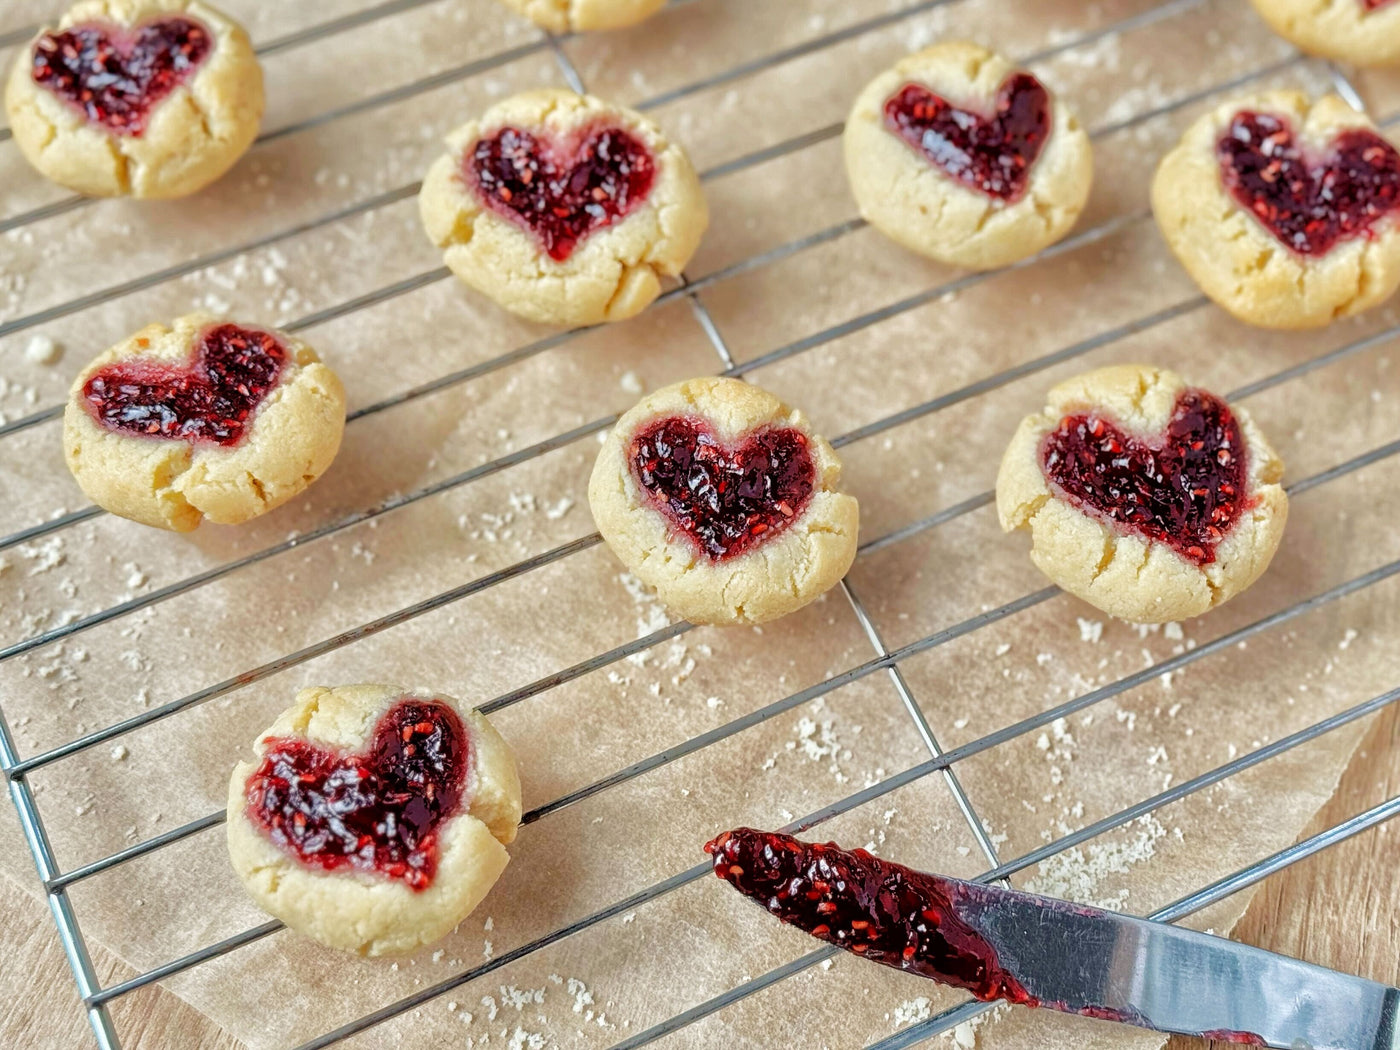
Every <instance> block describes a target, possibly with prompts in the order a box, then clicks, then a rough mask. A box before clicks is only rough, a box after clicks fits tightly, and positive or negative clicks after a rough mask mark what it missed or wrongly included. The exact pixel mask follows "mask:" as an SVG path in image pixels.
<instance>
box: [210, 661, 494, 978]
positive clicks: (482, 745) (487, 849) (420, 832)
mask: <svg viewBox="0 0 1400 1050" xmlns="http://www.w3.org/2000/svg"><path fill="white" fill-rule="evenodd" d="M254 751H255V752H256V758H255V760H254V761H252V762H240V763H239V764H238V766H237V767H236V768H235V769H234V771H233V776H232V778H231V779H230V780H229V800H228V824H227V832H228V849H229V857H230V859H231V860H232V862H233V868H234V870H235V871H236V872H237V873H238V877H239V878H240V879H241V880H242V881H243V885H244V886H245V887H246V888H247V890H248V893H249V895H251V896H252V898H253V899H254V900H255V901H256V902H257V904H258V906H259V907H261V908H262V909H263V910H265V911H267V912H268V913H269V914H271V915H274V916H276V917H277V918H279V919H281V920H282V921H283V922H284V923H286V924H287V926H289V927H290V928H292V929H293V930H296V931H297V932H299V933H303V934H305V935H306V936H308V937H310V938H312V939H313V940H316V941H319V942H320V943H321V944H324V945H326V946H327V947H330V948H337V949H340V950H342V951H351V952H356V953H357V954H359V955H384V954H392V953H400V952H408V951H412V950H413V949H415V948H417V947H419V946H421V945H425V944H430V943H432V942H433V941H436V940H438V939H439V938H441V937H444V936H446V935H447V934H448V933H450V932H452V930H453V929H454V928H455V927H456V926H457V924H458V923H460V922H461V921H462V920H463V919H465V918H466V917H467V916H468V915H469V914H470V913H471V911H472V909H473V908H475V907H476V906H477V905H478V904H480V903H481V901H482V899H483V898H484V897H485V896H486V894H487V892H488V891H489V890H490V889H491V887H492V885H493V884H494V883H495V882H496V879H498V878H499V877H500V874H501V872H502V871H504V870H505V867H506V864H507V863H508V862H509V860H510V856H509V855H508V854H507V853H506V848H505V847H506V846H507V845H509V844H510V843H511V842H513V841H515V830H516V827H517V825H518V824H519V823H520V777H519V774H518V773H517V772H516V768H515V755H514V753H513V752H512V751H511V749H510V745H508V744H507V743H506V742H505V741H504V740H503V739H501V736H500V734H499V733H497V732H496V730H495V728H494V727H492V725H491V723H490V722H488V721H487V720H486V718H485V716H483V715H482V714H481V713H480V712H477V711H473V710H470V709H469V708H467V707H466V705H464V704H463V703H462V702H461V701H459V700H454V699H453V698H452V697H449V696H443V695H442V694H441V693H433V692H424V691H415V690H404V689H400V688H398V687H396V686H390V685H348V686H339V687H337V688H334V689H327V688H324V687H317V688H313V689H303V690H301V691H300V692H299V693H297V699H296V703H295V704H293V705H292V707H290V708H289V709H288V710H286V711H284V712H283V713H282V715H281V717H280V718H278V719H277V721H276V722H274V723H273V724H272V726H271V728H270V729H268V731H267V732H266V733H264V734H263V735H262V736H261V737H260V738H259V739H258V741H257V743H256V744H255V745H254Z"/></svg>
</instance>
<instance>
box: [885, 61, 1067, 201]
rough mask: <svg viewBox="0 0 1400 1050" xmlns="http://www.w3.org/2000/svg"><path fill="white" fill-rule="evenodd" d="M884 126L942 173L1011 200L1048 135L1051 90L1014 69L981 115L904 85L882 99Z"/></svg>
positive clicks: (1021, 189)
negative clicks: (992, 104) (989, 110)
mask: <svg viewBox="0 0 1400 1050" xmlns="http://www.w3.org/2000/svg"><path fill="white" fill-rule="evenodd" d="M885 127H886V128H888V129H889V130H890V131H892V132H893V133H894V134H896V135H898V136H899V137H900V138H902V139H903V140H904V141H905V142H907V143H908V144H909V145H910V146H912V147H914V149H916V150H918V151H919V152H920V153H922V154H923V155H924V156H925V157H927V158H928V160H929V161H930V162H931V163H932V164H933V165H934V166H935V167H937V168H938V169H939V170H940V171H942V172H943V173H944V174H945V175H947V176H949V177H950V178H952V179H956V180H957V181H958V182H961V183H962V184H963V185H965V186H968V187H970V188H971V189H974V190H978V191H980V192H982V193H985V194H986V195H987V196H989V197H993V198H996V199H997V200H1002V201H1005V202H1006V203H1008V204H1010V203H1014V202H1015V201H1018V200H1020V199H1021V197H1023V196H1024V195H1025V192H1026V186H1027V185H1028V184H1029V183H1030V177H1031V168H1032V167H1033V166H1034V165H1035V162H1036V160H1037V159H1038V158H1039V157H1040V153H1041V150H1043V149H1044V148H1045V143H1046V141H1047V140H1048V139H1049V137H1050V93H1049V92H1048V91H1046V90H1045V87H1044V86H1043V85H1042V84H1041V83H1040V81H1038V80H1036V78H1035V77H1033V76H1031V75H1030V74H1029V73H1015V74H1013V75H1012V76H1010V77H1008V78H1007V80H1006V82H1005V83H1004V84H1002V85H1001V88H1000V90H998V92H997V97H996V106H995V109H994V111H993V113H992V115H991V116H986V115H984V114H981V113H975V112H972V111H971V110H966V109H958V108H957V107H956V106H954V105H953V104H952V103H951V102H949V101H948V100H947V99H945V98H942V97H940V96H938V95H935V94H934V93H933V92H932V91H930V90H929V89H928V88H926V87H923V86H921V85H919V84H906V85H904V87H902V88H900V89H899V90H898V91H897V92H895V93H894V94H893V95H891V96H890V98H889V99H888V101H886V102H885Z"/></svg>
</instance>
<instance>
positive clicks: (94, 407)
mask: <svg viewBox="0 0 1400 1050" xmlns="http://www.w3.org/2000/svg"><path fill="white" fill-rule="evenodd" d="M286 361H287V350H286V348H285V347H284V346H283V345H282V344H281V342H279V341H278V339H277V337H276V336H274V335H273V334H272V333H271V332H263V331H258V330H256V329H249V328H240V327H239V326H238V325H234V324H222V325H217V326H215V327H214V328H211V329H209V330H208V331H207V332H205V333H204V334H203V335H202V336H201V337H200V340H199V343H198V344H197V345H196V348H195V352H194V358H193V360H192V361H191V362H190V364H189V365H188V366H187V367H185V368H179V367H175V366H171V365H164V364H152V363H149V362H146V361H142V360H139V359H138V360H134V361H123V362H121V363H119V364H114V365H109V366H108V367H106V368H104V369H102V370H101V371H99V372H97V373H95V374H94V375H93V376H92V377H91V378H89V379H88V381H87V383H85V384H84V385H83V398H84V400H85V402H86V404H87V407H88V411H89V412H91V413H92V415H93V418H95V419H96V420H97V422H98V423H100V424H101V425H102V426H104V427H106V428H107V429H108V430H118V431H121V432H123V433H127V434H137V435H140V436H142V437H162V438H178V439H180V440H184V441H189V442H191V443H193V444H201V443H213V444H218V445H225V446H231V445H236V444H238V443H239V442H240V441H242V440H243V436H244V434H245V433H246V432H247V429H248V425H249V424H250V422H251V421H252V418H253V414H254V413H255V412H256V411H257V409H258V406H259V405H261V404H262V402H263V399H264V398H266V397H267V395H268V393H270V392H271V390H272V388H273V387H275V386H276V385H277V381H278V379H279V378H280V377H281V375H282V368H283V366H284V365H285V364H286Z"/></svg>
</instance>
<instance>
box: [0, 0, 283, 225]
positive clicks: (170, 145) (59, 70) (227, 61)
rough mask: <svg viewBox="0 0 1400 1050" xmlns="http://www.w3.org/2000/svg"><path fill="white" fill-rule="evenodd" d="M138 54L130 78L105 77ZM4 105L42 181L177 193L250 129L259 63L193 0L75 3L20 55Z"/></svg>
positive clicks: (221, 165) (118, 192) (231, 154)
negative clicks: (138, 67) (137, 64)
mask: <svg viewBox="0 0 1400 1050" xmlns="http://www.w3.org/2000/svg"><path fill="white" fill-rule="evenodd" d="M113 52H115V54H116V56H117V57H115V58H114V57H111V55H112V53H113ZM138 53H139V55H140V56H143V58H144V61H143V63H142V65H141V69H142V73H141V76H139V77H138V76H136V75H134V74H133V75H129V76H127V77H126V78H125V79H121V78H114V77H113V76H112V74H111V72H110V68H109V67H110V65H111V63H112V62H120V61H122V60H123V59H125V60H126V61H127V62H128V63H129V62H131V61H132V56H133V55H136V54H138ZM99 55H107V56H108V57H106V58H104V59H99V57H98V56H99ZM153 71H154V72H153ZM142 78H144V79H142ZM5 108H6V110H7V111H8V113H9V118H10V128H11V131H12V132H13V134H14V139H15V143H16V145H18V146H19V148H20V150H21V151H22V152H23V153H24V155H25V157H26V158H27V159H28V160H29V162H30V163H31V164H32V165H33V166H34V167H35V168H36V169H37V170H38V171H39V172H40V173H41V174H43V175H44V176H46V177H47V178H49V179H52V180H53V181H54V182H57V183H60V184H62V185H64V186H67V187H68V188H69V189H72V190H76V191H77V192H79V193H84V194H87V195H89V196H94V197H117V196H133V197H150V198H168V197H183V196H186V195H188V194H191V193H194V192H196V191H198V190H200V189H202V188H204V187H205V186H207V185H208V184H209V183H211V182H213V181H214V180H215V179H217V178H219V177H220V176H222V175H223V174H224V173H225V172H227V171H228V170H229V168H231V167H233V165H234V163H235V162H236V161H237V160H238V159H239V157H241V156H242V155H243V153H244V152H245V151H246V150H247V149H248V147H249V146H251V145H252V143H253V140H254V139H255V138H256V137H257V134H258V128H259V125H260V123H261V120H262V114H263V76H262V68H261V66H259V64H258V59H257V56H256V54H255V53H254V51H253V45H252V43H251V42H250V41H249V39H248V34H247V33H246V32H245V31H244V29H243V27H242V26H241V25H239V24H238V23H237V22H236V21H234V20H233V19H232V18H230V17H229V16H228V15H226V14H224V13H223V12H221V11H219V10H218V9H216V8H214V7H212V6H210V5H209V4H206V3H204V2H203V0H79V2H78V3H76V4H74V5H73V7H72V8H71V9H70V10H69V11H68V13H67V14H65V15H64V16H63V19H62V20H61V21H60V23H59V25H58V27H57V29H53V30H48V29H46V30H44V31H42V32H40V33H39V35H38V36H37V37H35V39H34V41H32V42H31V43H30V44H29V45H28V46H27V47H25V48H23V49H22V50H21V51H20V54H19V57H18V58H17V59H16V61H15V64H14V68H13V69H12V71H11V73H10V78H9V81H8V84H7V87H6V91H5Z"/></svg>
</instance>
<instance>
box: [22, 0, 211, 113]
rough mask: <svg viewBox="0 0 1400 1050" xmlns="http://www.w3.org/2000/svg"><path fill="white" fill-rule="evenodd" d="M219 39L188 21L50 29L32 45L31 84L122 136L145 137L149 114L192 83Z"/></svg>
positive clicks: (179, 18)
mask: <svg viewBox="0 0 1400 1050" xmlns="http://www.w3.org/2000/svg"><path fill="white" fill-rule="evenodd" d="M213 47H214V39H213V37H212V36H211V35H210V33H209V30H208V29H207V28H205V26H204V25H202V24H201V23H199V22H197V21H195V20H194V19H191V18H185V17H182V16H172V17H170V18H161V19H157V20H155V21H152V22H147V23H145V24H144V25H141V26H137V27H135V28H134V29H127V28H124V27H121V26H115V25H111V24H109V23H103V22H87V23H83V24H81V25H76V26H73V27H72V28H71V29H67V30H64V31H63V32H61V33H45V34H44V35H43V36H41V37H40V38H39V40H38V42H37V43H35V45H34V55H33V68H32V74H33V77H34V82H35V83H36V84H38V85H40V86H41V87H43V88H46V89H47V90H49V91H52V92H53V93H54V94H55V95H57V96H58V97H59V98H62V99H63V100H65V101H66V102H68V103H70V104H71V105H74V106H76V107H77V108H78V109H80V110H82V112H83V114H84V115H85V116H86V117H87V119H88V120H90V121H91V122H93V123H94V124H100V125H102V126H103V127H104V128H106V129H107V130H109V131H112V132H115V133H117V134H119V135H140V134H141V133H142V132H143V131H145V130H146V121H147V119H148V118H149V117H150V114H151V111H152V110H153V109H154V108H155V107H156V106H157V105H159V104H160V103H161V102H162V101H163V100H164V99H165V97H166V96H167V95H169V94H170V93H171V92H172V91H174V90H175V89H176V88H177V87H179V86H180V85H181V84H184V83H185V82H187V81H188V80H189V79H190V78H191V77H192V76H193V75H194V73H195V71H196V70H198V68H199V66H200V63H202V62H203V61H204V60H205V59H206V58H207V57H208V56H209V52H210V51H211V50H213Z"/></svg>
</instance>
